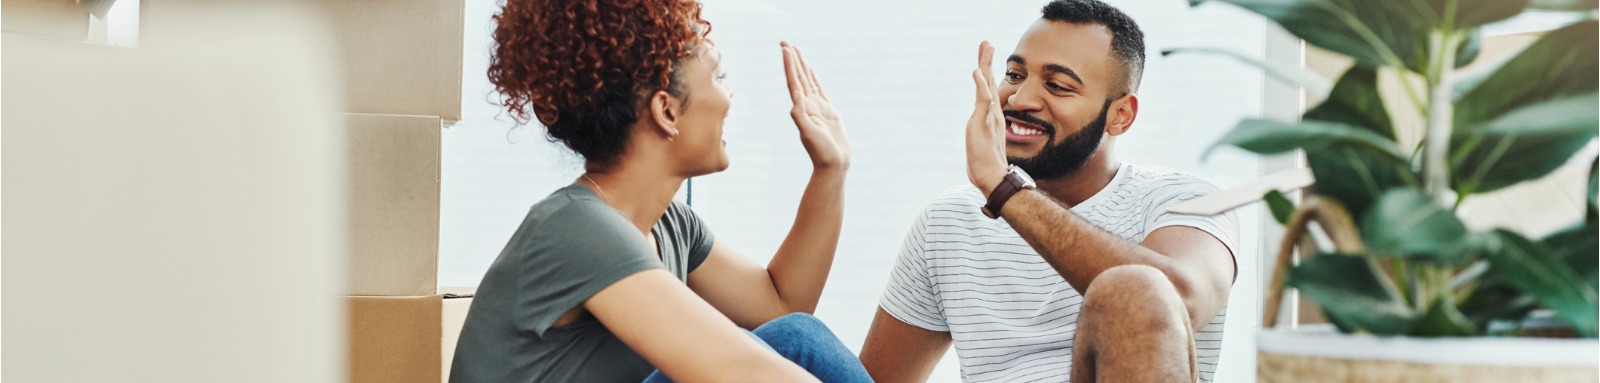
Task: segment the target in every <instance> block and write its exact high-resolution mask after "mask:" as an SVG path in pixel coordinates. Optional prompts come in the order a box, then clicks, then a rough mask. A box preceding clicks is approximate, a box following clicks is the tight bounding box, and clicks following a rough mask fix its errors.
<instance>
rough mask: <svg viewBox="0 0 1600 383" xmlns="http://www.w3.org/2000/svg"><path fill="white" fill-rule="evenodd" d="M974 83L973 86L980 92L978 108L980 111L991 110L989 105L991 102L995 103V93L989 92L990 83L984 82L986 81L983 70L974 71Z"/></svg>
mask: <svg viewBox="0 0 1600 383" xmlns="http://www.w3.org/2000/svg"><path fill="white" fill-rule="evenodd" d="M972 83H973V86H974V87H976V88H977V90H978V96H977V107H978V110H986V109H988V108H989V103H990V102H991V101H993V99H994V93H993V92H990V91H989V88H988V82H986V81H984V79H983V69H973V70H972Z"/></svg>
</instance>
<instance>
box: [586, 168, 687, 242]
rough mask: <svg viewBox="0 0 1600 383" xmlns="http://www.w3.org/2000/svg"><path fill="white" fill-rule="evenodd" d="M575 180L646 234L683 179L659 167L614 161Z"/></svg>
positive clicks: (670, 201) (676, 191)
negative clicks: (612, 163)
mask: <svg viewBox="0 0 1600 383" xmlns="http://www.w3.org/2000/svg"><path fill="white" fill-rule="evenodd" d="M590 169H596V168H595V167H591V168H590ZM578 180H579V182H581V183H583V184H584V185H586V186H588V187H589V188H590V189H594V191H595V194H597V195H600V198H601V199H603V200H605V201H606V204H609V205H611V207H612V208H614V209H617V211H620V212H622V215H623V216H625V217H628V221H631V222H633V225H634V226H635V227H637V228H638V229H639V232H640V233H641V234H646V235H648V233H649V232H650V227H651V226H655V224H656V221H659V220H661V214H662V213H665V212H666V211H667V206H668V205H671V204H672V196H674V195H677V194H678V188H679V187H680V186H682V185H683V180H684V178H683V177H679V176H673V175H669V173H668V172H665V171H662V169H647V168H646V167H645V166H629V165H628V164H617V165H614V166H611V167H609V168H606V169H605V170H590V171H589V172H587V173H584V176H583V177H579V178H578Z"/></svg>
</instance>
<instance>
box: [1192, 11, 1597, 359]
mask: <svg viewBox="0 0 1600 383" xmlns="http://www.w3.org/2000/svg"><path fill="white" fill-rule="evenodd" d="M1205 1H1206V0H1190V4H1191V5H1194V6H1198V5H1199V4H1200V3H1203V2H1205ZM1213 1H1217V2H1225V3H1230V4H1233V5H1236V6H1239V7H1242V8H1244V9H1246V10H1249V11H1251V12H1254V13H1258V14H1260V15H1262V16H1265V17H1267V18H1269V19H1271V20H1272V21H1274V22H1276V23H1277V24H1278V25H1280V26H1282V27H1283V28H1284V29H1285V30H1287V31H1288V32H1290V33H1292V34H1294V35H1295V36H1297V37H1299V38H1301V39H1303V40H1304V41H1305V42H1306V43H1308V44H1311V45H1315V46H1317V47H1320V48H1323V49H1325V50H1328V51H1331V52H1334V53H1338V54H1342V55H1346V56H1349V57H1350V58H1351V59H1353V61H1354V62H1355V64H1354V66H1353V67H1352V68H1350V69H1349V70H1348V71H1346V72H1345V73H1344V74H1343V75H1342V76H1341V77H1340V78H1339V79H1337V81H1334V83H1333V85H1332V87H1331V89H1330V88H1322V87H1318V86H1315V85H1308V86H1307V89H1308V90H1312V91H1313V92H1318V91H1320V89H1327V90H1326V92H1327V96H1326V98H1325V101H1323V102H1321V103H1320V104H1319V105H1317V106H1316V107H1315V108H1312V109H1310V110H1309V111H1307V112H1306V113H1305V114H1304V115H1303V116H1302V119H1301V120H1300V121H1299V122H1293V123H1291V122H1281V121H1272V120H1264V119H1251V120H1245V121H1243V122H1240V123H1239V124H1238V125H1237V126H1236V127H1235V128H1234V129H1233V130H1232V131H1230V132H1229V133H1228V134H1227V135H1225V136H1224V137H1223V138H1222V139H1221V140H1220V142H1218V143H1217V145H1227V146H1235V147H1238V148H1241V149H1244V150H1247V151H1250V152H1254V153H1258V154H1279V153H1289V152H1293V151H1295V150H1297V149H1298V150H1301V151H1303V153H1304V155H1305V159H1306V163H1307V164H1308V167H1309V168H1310V171H1311V173H1312V174H1313V175H1314V176H1315V179H1316V181H1315V183H1314V184H1313V185H1312V186H1311V193H1310V194H1308V196H1307V197H1306V198H1305V200H1304V201H1302V203H1301V204H1300V206H1294V204H1293V203H1292V202H1291V201H1290V200H1289V199H1288V198H1285V196H1284V194H1282V193H1281V192H1278V191H1272V192H1268V193H1267V194H1266V195H1265V196H1264V197H1263V199H1264V200H1265V201H1266V202H1267V205H1268V207H1269V209H1270V211H1271V212H1272V214H1273V216H1274V217H1275V218H1276V219H1277V220H1278V221H1279V222H1280V223H1284V224H1286V231H1285V232H1286V237H1285V238H1284V240H1283V241H1282V244H1283V246H1282V249H1280V252H1279V254H1278V259H1277V263H1278V267H1276V269H1277V271H1275V274H1274V275H1275V276H1274V277H1273V278H1272V281H1271V283H1270V284H1269V286H1268V287H1267V289H1268V294H1266V295H1267V302H1266V306H1264V308H1265V310H1263V311H1265V314H1266V315H1265V319H1264V321H1265V323H1264V325H1263V329H1264V330H1263V331H1262V333H1261V334H1260V335H1259V336H1258V348H1259V349H1258V354H1259V356H1260V357H1259V359H1258V377H1259V378H1260V379H1261V381H1264V382H1267V381H1274V382H1276V381H1286V382H1289V381H1292V382H1308V381H1363V382H1367V381H1394V382H1400V381H1406V382H1417V381H1449V382H1474V381H1485V382H1488V381H1495V382H1501V381H1541V382H1549V381H1581V382H1595V381H1600V369H1596V368H1595V363H1596V361H1595V360H1596V358H1597V355H1596V352H1597V351H1596V350H1597V346H1596V341H1595V337H1596V332H1597V327H1600V317H1597V316H1600V305H1597V295H1600V294H1597V290H1600V287H1597V285H1600V283H1597V276H1600V268H1597V265H1596V263H1597V254H1600V249H1597V245H1596V236H1597V235H1596V232H1597V228H1600V222H1597V221H1600V220H1597V210H1596V209H1597V208H1596V178H1595V173H1596V167H1597V166H1600V162H1595V163H1593V164H1591V165H1590V171H1589V177H1588V193H1587V194H1588V201H1587V206H1588V208H1587V212H1586V214H1585V216H1586V218H1585V219H1583V220H1582V222H1577V223H1575V224H1573V226H1571V227H1570V228H1567V229H1564V230H1560V231H1558V232H1556V233H1554V234H1551V235H1548V236H1543V237H1541V238H1528V237H1526V236H1525V235H1524V234H1521V233H1517V232H1514V231H1511V230H1505V229H1492V230H1477V231H1474V230H1469V229H1468V227H1467V225H1465V224H1464V223H1463V221H1462V218H1461V217H1460V213H1461V212H1460V211H1458V210H1459V209H1460V207H1461V202H1463V201H1465V200H1467V199H1468V198H1472V197H1473V196H1476V195H1480V194H1482V193H1487V192H1492V191H1496V190H1499V189H1503V188H1506V187H1508V186H1512V185H1516V184H1518V183H1522V182H1525V181H1530V180H1534V179H1538V178H1540V177H1543V176H1545V175H1547V174H1549V173H1551V172H1552V171H1554V170H1556V169H1557V168H1558V167H1561V166H1562V165H1563V164H1565V163H1567V162H1568V161H1570V160H1572V159H1573V157H1574V156H1575V155H1577V153H1579V152H1580V151H1581V150H1582V149H1583V148H1585V147H1586V146H1587V145H1588V144H1589V142H1590V141H1591V140H1592V139H1593V138H1594V137H1595V136H1596V131H1597V125H1600V112H1597V103H1600V99H1597V97H1596V90H1597V89H1596V88H1597V86H1596V85H1597V73H1600V67H1597V56H1600V55H1597V50H1600V42H1597V33H1600V32H1597V29H1596V25H1597V23H1596V21H1595V20H1594V14H1595V8H1596V2H1595V1H1594V0H1576V1H1561V0H1554V1H1551V0H1213ZM1529 10H1538V11H1541V12H1549V11H1564V12H1573V14H1574V15H1577V16H1579V17H1575V18H1578V19H1581V20H1580V21H1577V22H1574V23H1571V24H1570V25H1566V26H1564V27H1561V28H1559V29H1555V30H1553V31H1550V32H1547V33H1545V34H1543V36H1541V37H1540V38H1539V39H1538V40H1537V41H1536V42H1534V43H1533V44H1532V45H1530V46H1528V47H1527V48H1526V49H1524V50H1522V51H1521V52H1519V53H1516V54H1515V55H1514V56H1513V57H1511V58H1510V59H1509V60H1507V61H1504V62H1503V63H1499V64H1498V65H1497V66H1496V67H1495V68H1494V69H1493V70H1489V71H1484V72H1482V73H1484V75H1481V76H1463V75H1461V74H1459V73H1458V72H1457V69H1458V68H1460V67H1462V66H1464V65H1466V64H1468V63H1471V62H1473V61H1474V59H1475V58H1476V56H1477V55H1478V50H1479V47H1480V42H1481V40H1482V36H1481V33H1480V27H1481V26H1483V25H1485V24H1488V23H1491V22H1495V21H1498V20H1503V19H1507V18H1510V17H1513V16H1516V15H1518V14H1521V13H1523V12H1525V11H1529ZM1166 53H1168V54H1170V53H1172V51H1168V52H1166ZM1267 69H1268V71H1269V73H1273V74H1274V75H1275V76H1277V77H1280V78H1284V79H1291V80H1292V79H1300V78H1304V76H1303V75H1300V74H1297V73H1290V72H1291V71H1292V69H1286V68H1273V67H1268V68H1267ZM1380 71H1386V72H1391V73H1394V74H1395V75H1396V76H1397V77H1399V78H1401V79H1402V80H1401V81H1400V83H1401V85H1402V86H1403V89H1404V92H1403V96H1401V99H1399V100H1388V101H1389V102H1390V103H1391V104H1393V105H1402V106H1401V108H1414V109H1406V110H1407V111H1410V110H1415V111H1416V113H1417V114H1419V115H1420V116H1423V119H1424V120H1425V122H1423V123H1422V124H1421V125H1423V126H1397V124H1396V123H1395V121H1396V119H1393V118H1391V116H1390V114H1389V112H1388V111H1387V110H1386V109H1385V106H1384V104H1385V100H1384V98H1383V96H1382V95H1380V93H1379V91H1378V85H1377V84H1378V73H1379V72H1380ZM1319 88H1320V89H1319ZM1397 131H1410V132H1422V134H1421V137H1422V138H1421V140H1420V142H1419V143H1417V144H1415V145H1411V144H1407V145H1402V143H1401V140H1399V139H1397V136H1398V135H1397ZM1313 222H1315V223H1316V225H1311V223H1313ZM1312 232H1317V233H1318V234H1320V235H1321V236H1322V237H1323V238H1326V240H1323V241H1314V240H1312V239H1311V238H1312V237H1315V236H1314V235H1310V234H1309V233H1312ZM1327 242H1331V245H1329V244H1321V245H1319V244H1318V243H1327ZM1294 248H1299V249H1300V250H1301V261H1300V262H1298V264H1297V265H1293V266H1292V267H1291V265H1290V264H1291V262H1290V255H1291V254H1290V253H1291V252H1292V250H1293V249H1294ZM1285 287H1292V288H1294V289H1297V291H1299V293H1300V294H1301V295H1302V296H1305V297H1307V298H1309V299H1310V300H1311V301H1313V302H1315V303H1316V304H1317V306H1319V307H1320V308H1321V309H1322V313H1323V315H1324V316H1325V317H1326V318H1327V319H1328V321H1329V322H1331V323H1332V325H1333V326H1334V327H1335V328H1336V329H1337V331H1332V330H1328V331H1324V332H1318V331H1307V330H1297V331H1285V330H1276V329H1272V327H1273V325H1274V321H1275V319H1276V314H1277V307H1278V301H1279V299H1280V297H1281V295H1282V289H1283V288H1285ZM1552 323H1553V324H1555V326H1550V324H1552ZM1550 327H1554V330H1551V329H1550ZM1541 334H1542V335H1545V336H1550V335H1552V334H1553V335H1554V336H1556V337H1561V338H1562V339H1553V338H1548V337H1544V338H1535V337H1533V336H1535V335H1541Z"/></svg>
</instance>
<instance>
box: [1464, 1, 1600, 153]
mask: <svg viewBox="0 0 1600 383" xmlns="http://www.w3.org/2000/svg"><path fill="white" fill-rule="evenodd" d="M1597 26H1600V24H1597V23H1596V21H1595V20H1587V21H1583V22H1578V23H1575V24H1572V25H1568V26H1566V27H1564V28H1561V29H1558V30H1555V31H1551V32H1549V33H1547V34H1545V35H1544V37H1541V38H1539V40H1538V41H1536V42H1534V43H1533V44H1532V45H1529V46H1528V48H1527V49H1523V50H1522V52H1519V53H1517V54H1516V56H1514V57H1512V58H1511V59H1510V60H1507V61H1506V62H1505V63H1502V64H1500V66H1499V67H1497V68H1495V69H1494V70H1493V71H1490V72H1485V73H1488V76H1489V77H1487V78H1464V79H1462V80H1461V82H1462V83H1463V84H1465V85H1469V86H1472V85H1473V84H1476V85H1475V86H1472V87H1471V88H1470V89H1467V90H1465V91H1464V92H1462V94H1461V97H1460V98H1457V99H1456V107H1455V116H1454V121H1453V122H1454V125H1455V131H1456V132H1457V133H1458V134H1459V133H1461V132H1463V131H1465V130H1467V128H1470V127H1473V126H1477V125H1478V124H1480V123H1482V122H1484V121H1489V120H1493V119H1495V118H1497V117H1500V116H1502V115H1504V114H1506V113H1508V112H1511V111H1513V110H1516V109H1519V108H1522V107H1525V106H1528V105H1532V104H1535V103H1539V102H1542V101H1548V100H1554V99H1559V98H1565V97H1569V96H1573V95H1579V94H1585V93H1593V92H1595V90H1596V87H1597V85H1596V84H1597V83H1600V64H1597V61H1600V37H1596V36H1597V34H1600V29H1597ZM1591 109H1592V108H1591ZM1453 142H1454V143H1453V144H1452V146H1459V144H1460V141H1459V138H1458V139H1456V140H1455V141H1453Z"/></svg>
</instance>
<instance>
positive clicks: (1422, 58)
mask: <svg viewBox="0 0 1600 383" xmlns="http://www.w3.org/2000/svg"><path fill="white" fill-rule="evenodd" d="M1216 1H1222V2H1226V3H1230V4H1234V5H1237V6H1239V7H1242V8H1244V9H1247V10H1250V11H1251V12H1255V13H1257V14H1260V15H1262V16H1266V17H1267V18H1269V19H1272V20H1273V21H1274V22H1277V24H1278V25H1280V26H1282V27H1283V28H1284V29H1285V30H1288V31H1289V33H1292V34H1294V35H1295V36H1297V37H1299V38H1301V39H1304V40H1305V41H1306V42H1307V43H1310V44H1311V45H1316V46H1318V47H1322V48H1324V49H1327V50H1330V51H1334V52H1338V53H1342V54H1345V55H1348V56H1350V57H1352V58H1354V59H1355V60H1356V62H1357V63H1359V64H1361V65H1363V66H1367V67H1379V66H1386V65H1387V66H1404V67H1408V68H1411V69H1412V70H1413V71H1416V72H1419V73H1420V72H1423V69H1425V67H1426V65H1427V58H1428V56H1429V55H1428V54H1427V53H1426V51H1427V48H1428V46H1427V43H1426V31H1428V30H1430V29H1431V27H1432V24H1430V23H1429V20H1427V19H1426V18H1425V17H1424V16H1426V14H1427V12H1425V11H1424V9H1425V7H1427V5H1426V4H1423V3H1421V1H1422V0H1216ZM1201 2H1203V1H1201V0H1190V4H1191V5H1194V4H1199V3H1201Z"/></svg>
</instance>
